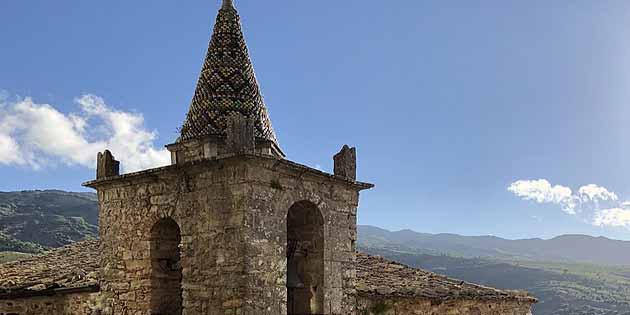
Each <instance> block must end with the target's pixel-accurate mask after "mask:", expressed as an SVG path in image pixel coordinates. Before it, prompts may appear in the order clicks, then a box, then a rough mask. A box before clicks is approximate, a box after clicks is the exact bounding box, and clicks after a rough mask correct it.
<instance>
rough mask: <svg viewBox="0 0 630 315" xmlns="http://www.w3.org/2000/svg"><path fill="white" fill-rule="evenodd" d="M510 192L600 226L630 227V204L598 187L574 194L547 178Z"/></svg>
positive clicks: (524, 183)
mask: <svg viewBox="0 0 630 315" xmlns="http://www.w3.org/2000/svg"><path fill="white" fill-rule="evenodd" d="M508 190H509V191H510V192H512V193H514V194H515V195H516V196H518V197H521V199H524V200H534V201H536V202H538V203H551V204H557V205H560V207H561V209H562V210H563V211H564V212H566V213H568V214H571V215H575V216H578V217H579V218H580V219H582V220H584V221H586V222H588V223H590V224H593V225H596V226H602V227H604V226H608V227H627V228H630V210H629V208H630V202H628V201H625V202H619V197H618V196H617V194H615V193H614V192H612V191H610V190H608V189H606V188H604V187H601V186H598V185H595V184H589V185H584V186H582V187H580V188H579V189H578V190H577V192H575V193H574V192H572V190H571V188H569V187H565V186H562V185H555V186H552V185H551V183H550V182H549V181H548V180H546V179H538V180H519V181H516V182H514V183H512V184H511V185H510V186H509V187H508Z"/></svg>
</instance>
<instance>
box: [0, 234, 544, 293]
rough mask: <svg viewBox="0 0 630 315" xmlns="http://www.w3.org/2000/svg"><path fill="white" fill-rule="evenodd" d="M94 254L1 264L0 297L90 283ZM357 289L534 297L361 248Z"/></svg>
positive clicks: (92, 246) (84, 245) (89, 247)
mask: <svg viewBox="0 0 630 315" xmlns="http://www.w3.org/2000/svg"><path fill="white" fill-rule="evenodd" d="M98 257H99V249H98V242H97V241H84V242H80V243H76V244H73V245H69V246H66V247H62V248H60V249H56V250H53V251H50V252H49V253H47V254H45V255H41V256H35V257H32V258H27V259H24V260H21V261H17V262H12V263H7V264H3V265H0V298H10V297H15V296H21V295H29V294H30V295H36V294H38V293H42V294H44V293H46V292H50V291H51V290H58V289H80V288H88V289H90V288H92V289H94V287H95V286H96V285H97V280H98V279H97V278H98V273H97V270H98ZM357 291H358V293H359V294H360V295H367V296H380V297H384V298H388V297H392V298H422V299H429V300H439V301H447V300H461V299H467V300H515V299H516V300H523V301H530V302H535V301H536V299H534V298H533V297H531V296H529V295H527V294H526V293H524V292H518V291H508V290H497V289H493V288H488V287H483V286H479V285H475V284H471V283H467V282H464V281H460V280H455V279H450V278H448V277H445V276H441V275H438V274H435V273H431V272H428V271H424V270H421V269H414V268H411V267H408V266H405V265H402V264H399V263H395V262H391V261H389V260H386V259H384V258H381V257H377V256H369V255H366V254H362V253H359V254H358V255H357Z"/></svg>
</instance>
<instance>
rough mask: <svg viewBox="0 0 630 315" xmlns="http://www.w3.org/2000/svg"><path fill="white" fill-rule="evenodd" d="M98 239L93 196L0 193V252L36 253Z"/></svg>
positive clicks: (65, 193)
mask: <svg viewBox="0 0 630 315" xmlns="http://www.w3.org/2000/svg"><path fill="white" fill-rule="evenodd" d="M97 236H98V205H97V201H96V195H95V194H92V193H70V192H64V191H58V190H45V191H21V192H0V251H14V252H22V253H39V252H41V251H43V250H45V249H46V248H52V247H59V246H63V245H66V244H69V243H72V242H75V241H80V240H83V239H86V238H96V237H97Z"/></svg>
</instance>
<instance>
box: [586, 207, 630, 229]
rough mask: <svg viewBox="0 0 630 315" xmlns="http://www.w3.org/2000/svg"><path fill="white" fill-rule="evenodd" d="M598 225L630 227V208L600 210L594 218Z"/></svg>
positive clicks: (594, 222) (595, 223)
mask: <svg viewBox="0 0 630 315" xmlns="http://www.w3.org/2000/svg"><path fill="white" fill-rule="evenodd" d="M593 224H594V225H597V226H615V227H630V210H627V209H622V208H612V209H605V210H601V211H598V212H597V213H596V214H595V217H594V218H593Z"/></svg>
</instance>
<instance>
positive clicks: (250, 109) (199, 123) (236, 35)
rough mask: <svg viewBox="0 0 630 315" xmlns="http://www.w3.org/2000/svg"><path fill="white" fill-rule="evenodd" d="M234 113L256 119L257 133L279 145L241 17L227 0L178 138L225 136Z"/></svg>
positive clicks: (221, 11)
mask: <svg viewBox="0 0 630 315" xmlns="http://www.w3.org/2000/svg"><path fill="white" fill-rule="evenodd" d="M234 114H241V115H244V116H245V117H247V118H249V119H253V121H254V126H255V136H256V137H257V138H259V139H262V140H268V141H272V142H274V143H275V144H276V146H278V143H277V140H276V135H275V132H274V130H273V127H272V126H271V121H270V119H269V116H268V114H267V107H266V106H265V102H264V100H263V97H262V95H261V92H260V88H259V86H258V81H257V80H256V76H255V74H254V67H253V66H252V62H251V60H250V58H249V53H248V50H247V45H246V44H245V39H244V38H243V32H242V30H241V22H240V17H239V15H238V12H237V11H236V9H234V7H233V5H232V3H231V1H224V4H223V6H222V7H221V9H220V10H219V14H218V16H217V19H216V24H215V26H214V32H213V34H212V39H211V40H210V45H209V47H208V53H207V55H206V59H205V62H204V64H203V69H202V70H201V74H200V76H199V81H198V82H197V88H196V90H195V95H194V97H193V100H192V103H191V104H190V109H189V110H188V114H187V116H186V120H185V122H184V124H183V126H182V128H181V135H180V138H179V139H178V141H184V140H189V139H193V138H197V137H203V136H207V135H218V136H224V135H225V132H226V128H227V117H229V116H230V115H234Z"/></svg>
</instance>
